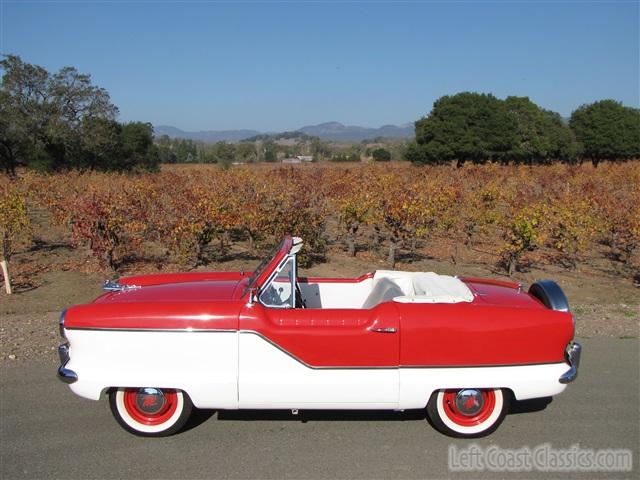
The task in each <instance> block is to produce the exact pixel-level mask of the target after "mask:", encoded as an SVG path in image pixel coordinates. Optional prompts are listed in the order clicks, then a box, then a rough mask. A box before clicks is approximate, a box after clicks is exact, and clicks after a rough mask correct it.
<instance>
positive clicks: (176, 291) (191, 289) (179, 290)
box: [94, 279, 246, 303]
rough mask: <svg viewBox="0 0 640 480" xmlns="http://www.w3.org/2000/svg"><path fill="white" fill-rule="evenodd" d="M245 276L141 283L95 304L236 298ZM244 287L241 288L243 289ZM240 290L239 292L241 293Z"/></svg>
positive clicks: (180, 301)
mask: <svg viewBox="0 0 640 480" xmlns="http://www.w3.org/2000/svg"><path fill="white" fill-rule="evenodd" d="M244 283H246V281H244V280H243V279H237V280H199V281H192V282H176V283H163V284H159V285H146V286H137V287H133V288H131V289H126V290H122V291H118V292H109V293H106V294H104V295H102V296H100V297H98V298H97V299H96V300H95V302H94V303H155V302H163V303H167V302H168V303H206V302H217V301H224V300H232V299H234V298H237V297H236V294H238V295H239V293H241V292H242V288H241V287H242V285H241V284H244ZM239 287H240V288H239ZM238 290H239V293H238Z"/></svg>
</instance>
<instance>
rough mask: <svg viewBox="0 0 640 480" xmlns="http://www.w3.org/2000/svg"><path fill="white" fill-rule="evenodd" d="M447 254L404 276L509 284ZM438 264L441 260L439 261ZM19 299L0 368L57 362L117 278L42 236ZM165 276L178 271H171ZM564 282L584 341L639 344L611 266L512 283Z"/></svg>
mask: <svg viewBox="0 0 640 480" xmlns="http://www.w3.org/2000/svg"><path fill="white" fill-rule="evenodd" d="M446 248H447V246H446V245H440V246H438V247H437V249H438V253H441V254H439V255H436V254H434V251H435V249H436V246H433V245H432V246H426V247H424V248H422V249H421V250H419V253H418V254H412V255H408V254H406V253H405V256H404V257H401V258H400V261H399V263H398V264H397V265H396V269H397V270H411V271H435V272H438V273H443V274H451V275H454V274H456V275H467V276H479V277H492V278H507V277H505V276H504V275H502V274H501V273H500V272H498V271H496V270H495V268H494V267H493V266H492V265H491V263H487V261H486V258H484V257H483V253H482V247H481V246H479V247H476V248H474V249H471V250H469V251H468V252H462V254H460V253H459V254H458V255H457V261H456V262H455V263H454V262H453V261H452V259H451V258H450V256H449V255H448V254H447V253H445V250H446ZM436 257H438V258H436ZM260 258H261V257H260V256H258V255H250V254H249V253H248V252H247V249H246V248H245V246H244V245H242V244H237V245H235V246H234V247H233V249H232V251H230V252H228V253H227V255H226V257H225V258H224V259H223V260H224V261H214V262H212V263H210V264H208V265H207V266H206V267H200V268H199V269H201V270H227V271H233V270H245V271H251V270H253V269H254V268H255V266H256V265H257V264H258V262H259V261H260ZM384 259H385V252H384V251H382V250H381V251H378V252H371V251H366V250H362V251H360V252H359V253H358V255H357V256H356V257H355V258H350V257H348V256H346V255H345V253H344V248H343V246H342V245H341V244H335V245H329V248H328V253H327V258H326V261H325V262H322V263H317V264H316V265H314V266H313V267H312V268H310V269H307V270H301V272H300V273H301V275H303V276H335V277H348V276H358V275H361V274H363V273H366V272H370V271H375V270H377V269H386V268H388V267H387V265H386V263H385V261H384ZM12 269H13V270H14V272H15V277H16V293H14V294H13V295H6V294H5V293H4V288H3V287H2V291H1V292H0V316H1V319H2V321H1V323H0V363H1V364H3V365H8V364H12V363H22V362H27V361H31V360H43V359H48V360H49V361H51V362H52V363H53V362H55V361H57V355H56V348H57V345H58V344H59V343H60V339H59V337H58V326H57V321H58V317H59V315H60V312H61V311H62V310H63V309H64V308H66V307H68V306H71V305H75V304H79V303H85V302H89V301H91V300H92V299H93V298H95V297H96V296H98V295H99V294H100V293H101V289H100V286H101V283H102V281H104V280H105V279H107V278H110V277H111V276H112V275H111V274H109V273H105V272H102V271H100V269H99V268H98V266H97V264H96V262H95V261H94V260H93V259H91V257H90V256H89V252H88V250H86V249H82V248H79V249H77V250H74V249H72V248H70V246H69V243H68V241H67V240H66V239H65V238H64V235H63V234H62V233H61V232H57V231H55V230H54V229H47V230H46V231H45V232H44V233H43V232H40V237H36V238H35V242H34V244H33V245H32V246H31V247H29V248H27V249H24V250H23V251H20V252H18V253H17V254H16V255H15V256H14V257H13V259H12ZM160 269H162V270H164V271H172V270H173V271H175V270H176V269H177V267H175V266H172V265H163V266H161V267H160ZM158 270H159V267H158V266H155V265H153V264H150V263H148V262H147V263H140V264H129V265H128V266H127V268H126V271H125V272H123V273H124V274H132V273H135V272H140V273H149V272H152V271H158ZM542 278H550V279H553V280H555V281H557V282H558V283H559V284H560V285H561V286H562V288H563V289H564V291H565V292H566V294H567V297H568V298H569V301H570V304H571V306H572V310H573V312H574V314H575V316H576V320H577V335H578V336H579V337H583V338H584V337H595V336H607V337H620V338H638V336H639V330H640V328H639V322H640V290H639V289H638V288H637V287H634V286H633V284H632V282H631V280H630V279H629V278H623V277H621V276H620V275H618V274H617V273H616V271H615V269H612V268H611V265H607V264H602V263H601V264H589V263H581V264H579V265H578V267H577V268H576V269H574V270H565V269H561V268H559V267H554V266H544V267H537V268H532V269H530V270H529V271H527V272H525V273H520V272H519V273H518V274H516V275H515V276H514V277H513V278H512V280H514V281H519V282H522V283H524V284H525V285H530V284H531V283H532V282H533V281H535V280H536V279H542Z"/></svg>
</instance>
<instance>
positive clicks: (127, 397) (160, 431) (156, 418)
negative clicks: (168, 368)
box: [109, 387, 193, 437]
mask: <svg viewBox="0 0 640 480" xmlns="http://www.w3.org/2000/svg"><path fill="white" fill-rule="evenodd" d="M109 406H110V407H111V413H113V416H114V417H115V419H116V420H117V421H118V423H119V424H120V425H121V426H122V427H123V428H124V429H125V430H127V431H129V432H131V433H133V434H135V435H140V436H144V437H164V436H167V435H171V434H173V433H176V432H177V431H179V430H180V429H181V428H182V427H183V426H184V424H185V423H186V422H187V420H188V419H189V416H190V414H191V410H192V408H193V405H192V404H191V400H190V399H189V396H188V395H187V394H186V393H185V392H183V391H181V390H175V389H166V388H156V387H136V388H115V389H113V390H111V392H110V394H109Z"/></svg>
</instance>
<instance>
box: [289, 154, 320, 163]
mask: <svg viewBox="0 0 640 480" xmlns="http://www.w3.org/2000/svg"><path fill="white" fill-rule="evenodd" d="M302 162H313V155H296V156H295V157H288V158H283V159H282V163H302Z"/></svg>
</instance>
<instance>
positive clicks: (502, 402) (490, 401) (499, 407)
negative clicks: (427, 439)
mask: <svg viewBox="0 0 640 480" xmlns="http://www.w3.org/2000/svg"><path fill="white" fill-rule="evenodd" d="M508 408H509V395H508V393H505V392H504V391H503V390H502V389H500V388H482V389H480V388H461V389H454V390H438V391H436V392H434V393H433V395H431V398H430V399H429V403H428V404H427V414H428V415H429V419H430V420H431V422H432V423H433V425H434V427H436V429H438V430H439V431H440V432H442V433H444V434H445V435H449V436H451V437H464V438H473V437H483V436H485V435H489V434H490V433H491V432H493V431H494V430H495V429H496V428H498V426H499V425H500V423H502V420H503V419H504V416H505V414H506V412H507V409H508Z"/></svg>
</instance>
